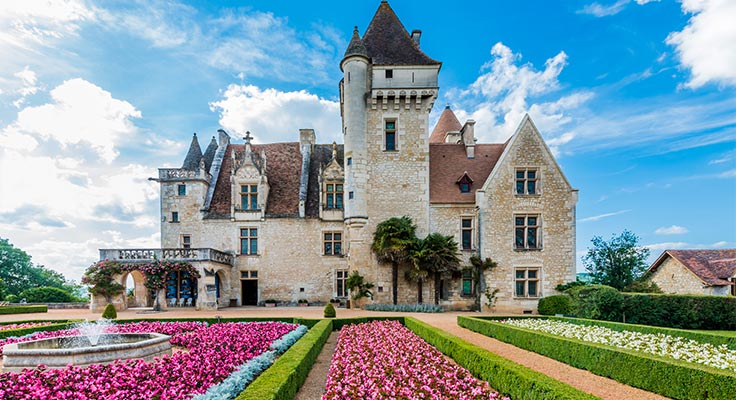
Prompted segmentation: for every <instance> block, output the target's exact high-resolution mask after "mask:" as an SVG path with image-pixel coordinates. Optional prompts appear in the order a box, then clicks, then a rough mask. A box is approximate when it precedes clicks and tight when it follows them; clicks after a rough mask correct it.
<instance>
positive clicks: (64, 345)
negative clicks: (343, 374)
mask: <svg viewBox="0 0 736 400" xmlns="http://www.w3.org/2000/svg"><path fill="white" fill-rule="evenodd" d="M111 325H112V323H111V322H110V321H109V320H100V321H98V322H97V323H90V322H83V323H80V324H78V325H77V328H78V329H79V331H80V334H79V335H74V336H59V337H54V338H49V339H40V340H32V341H28V342H20V343H12V344H7V345H5V346H3V372H7V371H13V372H20V371H21V370H23V369H24V368H37V367H38V365H40V364H43V365H45V366H47V367H48V368H50V369H58V368H66V367H67V366H68V365H69V364H71V365H76V366H80V367H86V366H89V365H91V364H108V363H111V362H113V361H115V360H127V359H136V358H141V359H144V360H146V361H150V360H152V359H153V358H154V357H160V356H163V355H164V354H171V343H169V336H167V335H163V334H160V333H106V332H107V330H108V328H109V327H110V326H111Z"/></svg>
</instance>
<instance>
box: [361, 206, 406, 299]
mask: <svg viewBox="0 0 736 400" xmlns="http://www.w3.org/2000/svg"><path fill="white" fill-rule="evenodd" d="M416 230H417V227H416V225H414V223H413V222H412V220H411V218H409V217H407V216H403V217H400V218H399V217H393V218H389V219H387V220H385V221H383V222H381V223H379V224H378V226H376V232H374V233H373V244H372V245H371V250H373V252H374V253H376V257H377V258H378V261H379V262H385V263H391V268H392V269H391V286H392V287H391V291H392V294H393V303H394V304H397V301H398V285H399V265H401V264H404V263H406V262H408V261H409V260H410V251H409V250H410V248H411V247H412V246H413V244H414V243H415V242H416V240H417V239H416V234H415V232H416Z"/></svg>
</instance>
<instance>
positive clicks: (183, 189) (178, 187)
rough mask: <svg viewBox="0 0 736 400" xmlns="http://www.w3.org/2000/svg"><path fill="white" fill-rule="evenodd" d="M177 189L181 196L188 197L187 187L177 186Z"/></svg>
mask: <svg viewBox="0 0 736 400" xmlns="http://www.w3.org/2000/svg"><path fill="white" fill-rule="evenodd" d="M177 189H178V191H179V196H186V195H187V185H179V186H177Z"/></svg>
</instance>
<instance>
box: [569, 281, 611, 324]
mask: <svg viewBox="0 0 736 400" xmlns="http://www.w3.org/2000/svg"><path fill="white" fill-rule="evenodd" d="M566 293H567V294H568V295H570V298H571V299H572V312H573V313H574V314H575V315H577V316H578V317H580V318H588V319H603V320H607V321H621V317H622V303H623V296H622V295H621V293H620V292H619V291H618V290H616V289H614V288H612V287H610V286H606V285H587V286H576V287H573V288H572V289H568V291H567V292H566Z"/></svg>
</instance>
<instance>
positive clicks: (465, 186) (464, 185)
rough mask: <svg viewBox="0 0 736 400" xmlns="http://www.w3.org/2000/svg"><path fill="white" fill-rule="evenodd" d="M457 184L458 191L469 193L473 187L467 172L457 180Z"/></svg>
mask: <svg viewBox="0 0 736 400" xmlns="http://www.w3.org/2000/svg"><path fill="white" fill-rule="evenodd" d="M457 184H458V186H459V187H460V193H470V190H471V189H472V188H473V180H472V179H470V176H469V175H468V173H467V172H465V173H464V174H463V176H461V177H460V179H458V180H457Z"/></svg>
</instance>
